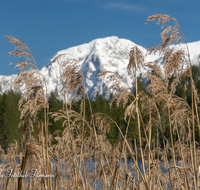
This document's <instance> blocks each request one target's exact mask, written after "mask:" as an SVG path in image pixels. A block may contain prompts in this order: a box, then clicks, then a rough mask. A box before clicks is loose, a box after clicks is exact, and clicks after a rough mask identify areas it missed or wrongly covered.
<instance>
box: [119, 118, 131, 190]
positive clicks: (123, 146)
mask: <svg viewBox="0 0 200 190" xmlns="http://www.w3.org/2000/svg"><path fill="white" fill-rule="evenodd" d="M130 119H131V117H129V120H128V123H127V126H126V132H125V136H124V141H123V145H122V150H121V155H120V160H119V167H120V166H121V162H122V156H123V153H124V149H125V139H126V137H127V133H128V128H129V124H130ZM118 180H119V173H117V175H116V188H115V189H116V190H117V189H118Z"/></svg>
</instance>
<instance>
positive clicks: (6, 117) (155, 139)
mask: <svg viewBox="0 0 200 190" xmlns="http://www.w3.org/2000/svg"><path fill="white" fill-rule="evenodd" d="M192 71H193V77H194V82H195V86H196V87H197V89H200V66H199V65H196V66H193V67H192ZM185 80H186V79H185ZM184 83H185V81H181V82H180V84H179V85H178V86H177V91H176V94H177V95H178V96H180V97H183V98H184V97H187V99H186V100H187V102H188V103H189V105H191V100H190V88H188V89H187V90H186V92H184V85H183V84H184ZM147 84H148V81H146V82H145V80H144V79H143V78H142V76H141V75H140V77H138V87H139V91H140V92H142V91H146V85H147ZM198 93H199V94H200V92H199V91H198ZM20 97H21V95H20V94H18V93H13V92H12V91H9V92H6V93H3V94H0V145H1V146H2V148H3V149H5V150H6V149H7V147H8V145H9V144H10V143H13V142H14V141H15V140H16V141H17V142H20V143H21V145H22V146H23V144H25V142H26V139H28V135H29V134H30V133H32V134H33V136H35V137H36V136H37V123H38V121H43V110H41V111H39V112H38V114H37V121H35V125H34V129H30V128H28V129H27V128H26V126H24V127H20V128H19V122H20V112H19V110H18V101H19V99H20ZM111 98H112V95H111V96H110V98H109V99H106V98H104V96H100V95H98V94H97V95H96V98H95V99H94V100H91V106H92V113H93V114H95V113H99V112H101V113H104V114H106V115H108V116H109V117H110V118H112V119H113V120H114V121H115V122H116V123H117V124H118V125H119V127H120V128H121V130H122V132H123V133H125V129H126V126H127V121H126V120H125V119H124V110H125V109H124V108H123V106H122V105H121V106H119V107H118V106H117V105H116V104H115V103H113V104H112V106H110V105H109V102H110V100H111ZM80 106H81V101H78V102H77V103H75V104H73V105H72V109H73V110H75V111H77V112H79V113H80V110H81V108H80ZM158 107H159V109H161V110H162V111H161V113H162V115H161V118H162V131H163V132H162V133H161V130H160V129H159V128H157V127H156V126H154V127H153V128H152V145H153V146H158V145H159V146H161V147H162V135H164V136H165V137H166V138H167V139H169V141H170V138H169V135H170V134H169V130H168V127H169V126H168V125H169V124H168V119H167V112H166V110H165V109H163V108H162V105H159V106H158ZM62 108H63V101H62V100H60V99H59V97H58V94H57V92H56V91H55V92H51V94H50V95H49V111H50V113H51V112H57V111H58V110H60V109H62ZM85 110H86V113H85V114H86V119H87V120H89V119H90V117H91V110H90V106H89V102H88V100H87V101H86V108H85ZM165 115H166V116H165ZM147 120H148V118H147ZM62 122H63V120H59V121H56V122H54V121H53V119H52V118H51V116H49V133H51V134H52V135H54V132H55V131H56V130H60V135H61V134H62V131H63V129H64V127H63V126H62ZM141 132H142V136H144V130H143V128H142V129H141ZM107 137H108V139H109V141H110V142H111V144H114V143H115V142H116V141H118V140H120V139H121V136H120V133H119V131H118V129H117V127H116V126H115V125H114V124H113V123H110V131H109V133H107ZM127 138H128V139H130V140H133V138H134V139H136V140H137V139H138V129H137V121H136V120H134V119H132V120H131V122H130V126H129V131H128V136H127ZM174 140H176V136H175V137H174ZM196 140H197V141H199V135H198V133H197V132H196ZM53 143H55V140H54V141H53ZM144 144H145V142H144Z"/></svg>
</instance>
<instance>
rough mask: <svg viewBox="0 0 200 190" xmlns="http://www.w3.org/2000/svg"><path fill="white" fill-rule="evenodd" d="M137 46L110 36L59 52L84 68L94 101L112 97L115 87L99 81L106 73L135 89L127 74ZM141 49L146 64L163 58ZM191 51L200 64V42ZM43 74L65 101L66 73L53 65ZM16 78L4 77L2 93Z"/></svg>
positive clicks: (191, 45)
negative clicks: (122, 79) (75, 59)
mask: <svg viewBox="0 0 200 190" xmlns="http://www.w3.org/2000/svg"><path fill="white" fill-rule="evenodd" d="M135 45H136V44H135V43H134V42H132V41H130V40H127V39H122V38H118V37H117V36H110V37H105V38H98V39H95V40H92V41H91V42H89V43H85V44H82V45H78V46H74V47H71V48H68V49H65V50H62V51H59V52H58V53H57V55H59V54H66V55H69V54H70V55H72V56H74V57H76V58H77V59H78V61H79V64H80V66H81V67H82V71H83V75H84V80H85V87H86V90H87V93H88V94H89V96H90V98H94V97H95V95H96V94H97V93H98V94H100V95H101V94H105V95H106V96H107V97H109V94H110V92H108V91H107V90H108V88H109V87H110V86H111V81H110V80H107V81H106V80H103V79H101V78H98V77H97V75H98V74H99V73H101V72H103V71H112V72H116V73H118V74H120V75H121V76H123V77H124V78H125V79H126V80H127V81H128V84H129V85H130V86H132V79H130V78H129V76H128V73H127V65H128V63H129V52H130V50H131V48H133V47H134V46H135ZM137 46H138V48H139V49H140V50H141V51H142V52H143V53H144V55H146V58H145V59H146V61H155V60H158V59H159V58H160V57H159V55H147V54H146V53H147V50H146V49H145V48H143V47H142V46H139V45H137ZM177 47H178V46H177ZM185 47H186V46H185V44H181V45H180V46H179V47H178V48H183V49H185ZM188 47H189V50H190V55H191V59H192V60H197V61H199V58H200V41H198V42H193V43H189V44H188ZM57 55H56V56H57ZM141 72H142V73H144V72H145V71H144V70H142V71H141ZM41 73H42V74H43V76H44V77H45V79H46V83H47V89H48V94H50V92H51V91H54V90H55V89H57V90H58V94H59V96H60V97H62V94H61V88H62V84H61V81H60V76H61V74H62V72H61V68H60V65H59V64H58V62H53V63H51V64H49V65H46V66H44V67H43V68H42V69H41ZM15 77H16V75H11V76H0V79H1V80H0V87H1V89H2V92H5V91H8V90H9V89H11V88H12V82H13V81H14V78H15Z"/></svg>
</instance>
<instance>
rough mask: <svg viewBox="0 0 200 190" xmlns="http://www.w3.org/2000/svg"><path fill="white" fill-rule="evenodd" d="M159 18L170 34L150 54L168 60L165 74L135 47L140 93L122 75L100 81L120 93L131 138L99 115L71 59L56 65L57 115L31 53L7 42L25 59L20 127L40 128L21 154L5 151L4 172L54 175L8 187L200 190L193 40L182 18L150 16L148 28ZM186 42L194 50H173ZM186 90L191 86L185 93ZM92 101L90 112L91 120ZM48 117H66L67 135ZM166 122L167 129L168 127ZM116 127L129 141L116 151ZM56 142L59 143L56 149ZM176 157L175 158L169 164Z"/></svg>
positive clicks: (132, 70) (14, 181) (0, 181)
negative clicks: (155, 133) (112, 135)
mask: <svg viewBox="0 0 200 190" xmlns="http://www.w3.org/2000/svg"><path fill="white" fill-rule="evenodd" d="M155 20H157V24H160V25H161V28H162V29H163V32H162V33H161V41H162V43H161V44H160V45H157V46H154V47H151V48H150V49H149V50H148V53H159V54H161V55H162V57H163V59H162V66H163V67H162V68H161V67H160V65H158V63H156V62H154V63H147V62H145V61H144V60H145V55H143V53H142V51H141V50H140V49H139V48H138V47H137V46H135V47H133V48H132V49H131V50H130V60H129V64H128V66H127V73H128V75H129V76H130V77H131V79H132V84H133V87H134V88H131V87H130V86H129V85H128V83H127V82H126V81H125V80H124V79H123V78H122V77H121V76H120V75H119V74H117V73H113V72H111V71H104V72H102V73H100V74H99V75H98V77H104V78H105V79H109V80H112V81H113V84H112V85H111V87H110V89H109V90H111V89H118V91H117V93H115V94H114V95H113V98H112V100H111V102H110V106H112V105H113V104H116V105H117V106H118V107H119V106H123V107H124V119H125V121H127V127H126V131H125V133H123V132H122V130H121V129H120V127H119V125H118V124H117V123H116V122H115V121H114V120H113V119H112V118H110V117H109V116H107V115H105V114H104V113H95V114H94V113H93V110H92V106H91V103H90V100H89V97H88V95H87V92H86V89H85V85H84V83H85V82H84V77H83V73H82V70H81V67H80V65H79V63H78V60H77V59H76V58H74V57H73V56H71V55H65V54H62V55H58V56H57V57H55V59H54V60H53V61H52V62H55V61H57V62H58V63H59V64H60V66H61V68H62V75H61V81H62V84H63V88H62V92H63V100H64V101H63V102H64V104H63V109H62V110H59V111H58V112H55V113H50V112H49V105H48V101H47V99H48V97H47V94H46V93H47V89H46V88H47V87H46V82H45V79H44V77H43V76H42V74H41V73H40V71H39V69H38V68H37V65H36V62H35V60H34V58H33V56H32V53H31V52H30V50H29V49H28V47H27V46H26V45H25V44H24V43H22V42H21V41H19V40H17V39H15V38H14V37H9V36H6V38H7V39H8V40H9V41H10V42H11V43H14V44H15V46H16V49H15V50H14V51H12V52H10V54H11V55H17V56H19V57H20V58H24V60H20V61H18V62H14V63H12V64H16V66H17V67H19V69H20V72H19V74H18V77H17V78H16V79H15V81H14V90H15V91H17V90H18V89H20V88H23V94H22V96H21V99H20V101H19V110H20V111H21V118H20V119H21V122H20V127H22V126H23V125H25V124H26V126H28V127H29V128H30V129H33V125H34V122H36V123H37V125H38V132H37V134H38V136H37V139H35V138H34V137H33V136H32V135H31V133H30V135H29V139H28V141H27V143H26V147H25V150H24V151H22V152H19V151H18V142H17V141H16V142H15V144H11V145H10V146H9V147H8V150H7V154H5V152H4V151H3V150H2V151H0V153H1V160H2V161H3V164H1V169H2V173H3V171H6V170H7V168H11V169H12V171H11V173H12V174H13V175H14V174H16V173H18V172H21V175H25V174H26V172H29V173H30V172H31V170H33V169H34V171H36V173H37V175H44V176H47V175H51V174H52V175H53V176H54V177H47V178H44V177H38V178H36V177H33V178H27V177H24V178H10V177H4V178H0V186H1V188H2V189H3V188H4V189H18V190H19V189H54V190H57V189H76V190H78V189H85V190H87V189H91V190H92V189H110V190H118V189H124V190H126V189H127V190H128V189H130V190H136V189H137V190H142V189H148V190H154V189H155V190H156V189H196V190H198V189H199V172H198V167H199V165H200V159H199V156H200V151H199V149H198V147H197V142H196V141H195V135H197V134H195V130H196V129H198V132H199V134H200V126H199V116H198V103H199V97H198V95H197V89H196V88H195V85H194V81H193V77H192V69H191V60H190V54H189V49H188V47H187V41H186V39H185V37H184V34H183V32H182V30H181V28H180V26H179V24H178V22H177V20H176V19H174V18H172V17H170V16H168V15H163V14H156V15H153V16H150V17H148V19H147V22H149V21H155ZM181 42H184V43H185V45H186V47H187V52H184V51H183V50H180V49H176V47H177V46H172V45H174V44H179V43H181ZM141 68H145V69H147V70H148V72H147V73H146V74H145V75H144V77H146V78H147V79H148V81H149V83H148V86H147V91H146V92H141V91H139V90H138V78H137V77H138V75H139V73H140V69H141ZM150 71H152V72H150ZM182 81H189V85H190V89H191V105H189V104H188V103H187V101H186V98H185V99H184V98H181V97H178V96H177V95H176V93H175V92H176V87H177V85H178V84H179V83H180V82H182ZM187 87H188V85H187V83H186V84H185V90H186V88H187ZM69 95H70V96H69ZM69 97H71V98H69ZM86 99H87V100H88V101H86ZM78 100H81V111H80V112H76V111H74V110H73V109H72V105H73V104H74V103H75V102H76V101H78ZM86 103H88V104H89V107H90V113H91V115H90V117H89V118H87V119H86V116H85V108H86ZM40 109H42V110H43V111H44V121H37V117H36V113H37V111H38V110H40ZM163 112H165V113H167V117H166V118H162V117H161V115H162V113H163ZM49 117H52V118H54V121H57V120H60V119H63V127H64V130H63V132H62V134H61V135H60V132H59V131H55V133H54V136H52V134H48V125H49ZM144 118H146V119H144ZM164 119H165V120H167V123H168V126H163V120H164ZM133 120H136V121H137V122H136V123H137V126H134V127H137V129H138V142H139V143H138V144H137V141H136V140H137V139H136V138H135V135H134V134H133V136H132V139H131V140H130V139H129V138H128V137H127V134H128V131H129V130H130V122H131V121H133ZM110 123H114V125H115V126H116V128H117V129H118V130H119V133H120V135H121V137H122V139H121V140H119V141H117V142H116V143H115V144H114V145H111V143H110V142H109V141H108V139H107V133H109V131H110V127H111V125H110ZM154 127H156V128H157V129H158V130H159V132H160V134H161V135H162V144H163V147H162V148H161V147H158V146H157V147H155V146H153V143H152V142H153V139H152V130H153V128H154ZM164 127H168V131H169V134H170V138H169V140H168V138H167V137H166V136H165V134H164V131H163V128H164ZM29 131H30V130H29ZM142 131H143V132H144V135H143V136H142V134H141V132H142ZM185 134H187V135H185ZM199 134H198V135H199ZM52 140H56V142H57V143H55V144H53V145H51V143H50V142H51V141H52ZM157 143H158V142H157ZM154 144H155V143H154ZM146 150H147V151H146ZM169 155H171V158H172V159H170V160H169ZM139 156H140V158H141V168H140V164H139V163H138V157H139ZM178 156H179V158H180V162H179V165H177V157H178ZM16 158H19V159H16ZM128 161H131V164H128ZM163 167H164V168H165V170H166V171H165V172H164V171H163Z"/></svg>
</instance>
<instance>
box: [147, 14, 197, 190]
mask: <svg viewBox="0 0 200 190" xmlns="http://www.w3.org/2000/svg"><path fill="white" fill-rule="evenodd" d="M154 20H158V21H157V24H162V26H161V28H164V26H165V25H166V22H169V21H173V22H174V23H175V25H174V26H168V27H167V28H166V29H165V30H164V31H163V32H162V33H161V38H162V44H161V45H159V46H157V47H155V46H154V47H153V48H151V50H150V51H151V52H152V51H155V52H156V51H160V52H163V51H164V50H168V49H169V45H171V44H173V43H175V44H176V43H179V42H180V41H181V40H183V41H184V42H185V44H186V49H187V56H188V61H185V63H186V64H187V68H188V70H189V77H190V81H191V112H192V136H193V160H194V172H195V184H196V189H198V176H197V161H196V149H195V147H196V146H195V121H194V119H195V116H194V112H195V111H196V116H197V124H198V130H200V126H199V117H198V113H197V109H196V107H197V103H196V101H195V100H196V97H197V96H196V90H195V88H194V81H193V78H192V69H191V65H192V64H191V60H190V53H189V48H188V44H187V41H186V38H185V36H184V34H183V32H182V30H181V27H180V25H179V23H178V21H177V20H176V19H174V18H172V17H170V16H168V15H163V14H155V15H153V16H150V17H148V19H147V22H149V21H154ZM178 67H180V64H179V65H178ZM173 69H174V70H176V68H175V67H172V70H173ZM194 107H195V110H194ZM199 134H200V132H199Z"/></svg>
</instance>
